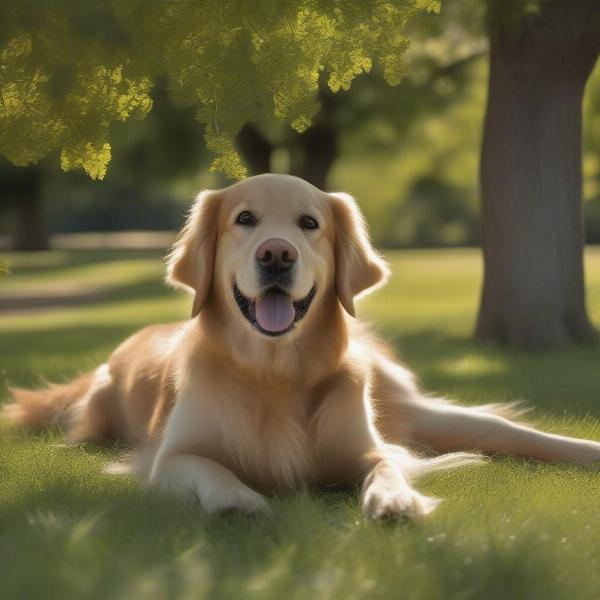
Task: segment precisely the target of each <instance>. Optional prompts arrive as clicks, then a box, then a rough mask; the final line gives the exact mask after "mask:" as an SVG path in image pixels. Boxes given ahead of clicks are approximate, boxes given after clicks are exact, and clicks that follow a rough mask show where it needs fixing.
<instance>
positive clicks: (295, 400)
mask: <svg viewBox="0 0 600 600" xmlns="http://www.w3.org/2000/svg"><path fill="white" fill-rule="evenodd" d="M305 406H306V402H305V401H304V398H302V397H301V394H299V393H293V392H290V391H287V392H284V391H281V390H279V391H278V390H273V389H264V388H263V389H258V388H256V389H253V390H246V393H245V394H244V395H243V397H238V398H236V399H230V401H229V402H227V407H226V408H225V410H224V411H223V412H222V413H221V418H220V419H219V421H220V431H221V434H222V442H221V443H222V452H223V454H224V455H225V456H226V457H227V462H228V463H229V465H230V467H231V468H232V470H233V471H234V472H235V473H236V474H238V476H239V477H240V478H241V479H243V480H245V481H247V482H249V483H252V484H254V485H256V486H259V487H263V488H268V489H280V490H284V489H298V488H299V487H302V486H303V485H304V484H305V483H309V482H310V480H311V479H312V477H313V473H314V456H313V451H312V447H313V443H312V440H311V434H310V423H309V418H308V415H307V414H306V412H305V408H304V407H305Z"/></svg>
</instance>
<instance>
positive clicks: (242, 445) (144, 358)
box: [6, 175, 600, 518]
mask: <svg viewBox="0 0 600 600" xmlns="http://www.w3.org/2000/svg"><path fill="white" fill-rule="evenodd" d="M244 210H251V211H253V212H254V213H255V214H256V215H257V216H258V223H257V224H256V225H255V226H253V227H242V226H240V225H239V224H237V223H236V216H237V215H239V213H240V211H244ZM302 214H309V215H311V216H312V217H314V218H316V219H317V221H318V223H319V228H318V229H316V230H305V229H302V228H301V227H299V226H298V217H299V216H300V215H302ZM274 237H275V238H280V239H284V240H285V241H286V242H287V243H289V244H291V245H292V246H293V247H294V248H295V249H296V250H297V252H298V261H297V263H296V264H295V265H294V277H293V281H292V284H291V285H290V288H289V290H288V291H289V296H290V298H292V299H293V300H294V301H297V300H299V299H300V298H303V297H306V296H307V294H308V293H309V291H310V290H311V288H312V287H313V286H314V287H315V289H316V295H315V297H314V300H313V301H312V304H311V305H310V308H309V310H308V312H307V314H306V316H305V317H304V319H303V320H301V321H299V322H297V323H296V325H295V326H294V328H293V329H292V330H291V331H289V333H286V334H285V335H281V336H280V337H268V336H266V335H263V334H262V333H261V332H260V331H258V330H257V329H256V328H255V327H253V326H252V325H251V323H250V322H249V321H248V320H247V319H245V318H244V316H243V315H242V312H241V311H240V308H239V306H238V305H236V301H235V299H234V294H233V293H232V284H233V282H236V283H237V285H238V286H239V289H240V290H241V291H242V292H243V294H244V295H245V296H246V297H248V298H250V299H253V298H258V297H260V294H261V288H260V280H259V277H257V274H256V273H257V271H256V264H255V262H256V260H255V253H256V249H257V247H258V246H259V244H261V243H262V242H263V241H264V240H266V239H268V238H274ZM386 276H387V267H386V265H385V263H384V262H383V260H382V259H381V258H380V257H379V256H378V255H377V254H376V253H375V251H374V250H373V248H372V247H371V245H370V244H369V241H368V237H367V233H366V229H365V226H364V223H363V219H362V216H361V214H360V212H359V210H358V208H357V206H356V204H355V202H354V200H353V199H352V198H351V197H350V196H347V195H345V194H326V193H324V192H322V191H320V190H318V189H316V188H314V187H313V186H311V185H310V184H308V183H306V182H304V181H302V180H300V179H297V178H294V177H288V176H282V175H262V176H258V177H253V178H250V179H247V180H245V181H243V182H240V183H237V184H235V185H233V186H231V187H229V188H226V189H223V190H218V191H206V192H203V193H201V194H200V195H199V196H198V199H197V200H196V202H195V204H194V206H193V208H192V211H191V214H190V217H189V219H188V222H187V224H186V226H185V228H184V229H183V231H182V234H181V235H180V237H179V240H178V241H177V243H176V244H175V247H174V248H173V250H172V252H171V254H170V258H169V263H168V275H167V279H168V281H169V283H171V284H172V285H175V286H178V287H183V288H185V289H187V290H189V291H191V292H192V293H193V294H194V301H193V311H192V312H193V318H192V319H191V320H189V321H185V322H181V323H173V324H170V325H154V326H150V327H147V328H145V329H143V330H141V331H139V332H138V333H136V334H135V335H133V336H132V337H130V338H129V339H128V340H126V341H125V342H124V343H123V344H122V345H121V346H119V347H118V348H117V349H116V350H115V352H114V353H113V354H112V355H111V357H110V359H109V361H108V363H107V364H105V365H102V366H101V367H99V368H98V369H97V370H96V371H95V372H93V373H90V374H87V375H84V376H82V377H80V378H79V379H76V380H75V381H74V382H72V383H69V384H66V385H62V386H52V387H51V388H49V389H46V390H38V391H28V390H19V389H15V390H12V393H13V395H14V398H15V403H13V404H11V405H9V406H8V407H7V408H6V415H7V416H8V417H9V418H10V419H12V420H13V421H14V422H15V423H20V424H22V425H26V426H35V425H45V424H48V423H52V422H61V423H62V424H64V426H65V429H66V435H67V438H68V439H69V440H70V441H71V442H74V443H79V442H85V441H94V442H99V441H102V440H105V439H109V438H119V439H122V440H124V441H125V442H126V443H127V444H129V445H130V446H131V447H132V448H134V452H133V455H132V456H131V457H130V461H129V463H128V464H127V465H125V464H123V465H121V469H122V470H127V469H129V470H134V471H136V472H138V473H139V474H141V475H142V476H144V477H145V478H147V480H148V481H149V482H150V484H152V485H154V486H156V487H159V488H161V489H164V490H167V491H170V492H173V493H178V494H182V495H185V496H188V497H192V498H195V499H198V500H199V501H200V502H201V504H202V506H203V508H204V509H205V510H206V511H208V512H209V513H212V512H216V511H220V510H224V509H229V508H233V509H238V510H242V511H246V512H254V511H268V510H269V504H268V501H267V500H266V498H265V496H263V493H265V492H273V491H280V490H295V489H299V488H301V487H303V486H308V485H312V484H324V483H334V482H339V481H345V480H350V479H355V480H356V479H362V480H363V481H364V484H363V509H364V512H365V514H366V515H367V516H369V517H371V518H381V517H395V518H397V517H404V516H413V517H415V516H420V515H424V514H427V513H428V512H430V511H431V510H432V509H433V508H434V507H435V505H436V503H437V501H436V500H435V499H433V498H427V497H425V496H423V495H421V494H420V493H419V492H417V491H416V490H415V489H413V487H412V484H411V481H412V479H413V478H414V477H415V476H416V475H418V474H420V473H422V472H424V471H430V470H433V469H438V468H448V467H452V466H456V465H461V464H466V463H468V462H473V461H476V460H478V455H474V454H467V453H464V452H460V450H477V451H484V452H491V453H494V452H502V453H511V454H518V455H522V456H529V457H533V458H536V459H540V460H548V461H552V460H562V461H569V462H575V463H591V462H594V461H598V460H600V444H599V443H597V442H592V441H585V440H575V439H570V438H566V437H562V436H557V435H550V434H545V433H541V432H539V431H536V430H534V429H532V428H529V427H526V426H524V425H520V424H516V423H513V422H511V421H510V420H508V419H507V417H510V416H511V415H512V414H516V411H513V413H511V410H510V407H508V408H507V407H498V406H481V407H474V408H465V407H461V406H457V405H454V404H452V403H450V402H447V401H445V400H443V399H432V398H430V397H427V396H425V395H424V394H423V393H422V392H421V391H420V390H419V389H418V386H417V385H416V383H415V380H414V377H413V376H412V374H411V373H410V372H409V371H408V370H407V369H405V368H404V367H402V366H400V365H398V364H397V363H395V362H394V360H393V358H392V356H391V354H390V352H389V351H388V350H387V349H385V347H384V346H383V345H382V344H381V343H379V342H378V341H376V340H375V339H374V338H373V336H372V335H371V334H370V333H369V332H368V331H367V330H366V329H365V327H364V326H362V325H361V324H360V323H359V322H357V321H356V320H355V319H354V314H355V309H354V302H355V299H356V297H357V296H358V295H360V294H362V293H364V292H366V291H369V290H372V289H373V288H375V287H376V286H378V285H381V284H382V283H383V282H384V281H385V279H386ZM406 444H411V445H420V446H423V447H427V448H431V449H435V450H437V451H441V452H448V451H451V452H454V453H453V454H442V455H441V456H439V457H437V458H427V459H426V458H418V457H416V456H414V455H413V454H411V453H410V452H409V451H408V450H406V449H405V448H404V447H403V445H406Z"/></svg>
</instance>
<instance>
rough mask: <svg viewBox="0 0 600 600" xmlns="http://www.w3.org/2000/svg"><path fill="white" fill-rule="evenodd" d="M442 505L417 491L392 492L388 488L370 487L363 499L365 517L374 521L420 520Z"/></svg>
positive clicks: (435, 499)
mask: <svg viewBox="0 0 600 600" xmlns="http://www.w3.org/2000/svg"><path fill="white" fill-rule="evenodd" d="M439 503H440V500H438V499H437V498H429V497H428V496H423V495H422V494H419V492H417V491H416V490H411V489H406V490H391V489H388V488H387V487H378V486H370V487H369V488H368V489H367V490H366V491H365V495H364V499H363V504H362V509H363V513H364V514H365V516H366V517H367V518H369V519H373V520H394V521H405V520H415V519H420V518H422V517H424V516H426V515H428V514H429V513H430V512H432V511H433V510H434V509H435V507H436V506H437V505H438V504H439Z"/></svg>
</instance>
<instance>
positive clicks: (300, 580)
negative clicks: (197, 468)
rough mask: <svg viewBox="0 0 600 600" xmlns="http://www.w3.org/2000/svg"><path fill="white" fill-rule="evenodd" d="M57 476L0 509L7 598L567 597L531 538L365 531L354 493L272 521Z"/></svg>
mask: <svg viewBox="0 0 600 600" xmlns="http://www.w3.org/2000/svg"><path fill="white" fill-rule="evenodd" d="M56 479H57V480H58V481H57V482H56V483H54V484H53V485H50V486H46V487H43V488H42V489H40V488H39V486H32V487H31V488H30V489H28V490H27V491H26V492H25V493H23V494H22V496H21V497H20V498H19V500H18V502H14V503H6V502H5V503H2V504H0V530H1V531H2V532H3V535H2V538H1V540H0V548H3V550H4V551H3V552H2V554H3V556H4V558H3V566H2V568H3V573H4V574H5V575H4V576H3V582H2V584H1V585H2V587H3V589H4V595H3V597H4V598H31V597H44V598H55V597H57V598H58V597H86V598H127V597H137V595H141V596H143V597H145V598H176V597H182V596H183V595H186V594H187V595H189V597H199V598H202V597H206V598H216V597H257V598H258V597H260V598H284V597H291V596H292V595H293V596H294V597H298V598H310V597H325V598H333V597H346V596H347V595H348V594H350V595H352V596H353V597H374V596H377V597H399V595H401V594H400V591H401V590H405V591H408V590H410V592H411V597H415V598H436V597H444V598H481V597H486V598H493V599H502V600H504V599H505V598H542V597H543V598H546V599H548V598H564V597H569V596H568V594H567V595H565V593H566V590H564V589H563V588H562V586H560V585H558V584H557V583H556V582H554V581H552V578H551V577H549V575H548V574H549V573H551V572H552V571H551V569H552V557H551V556H550V555H547V554H546V553H545V551H544V549H543V548H538V549H537V550H536V552H532V542H531V541H527V540H523V541H522V542H521V541H518V542H516V543H509V544H505V543H501V542H498V541H497V540H494V538H493V537H489V536H487V535H486V531H485V528H483V530H482V531H480V532H479V533H480V535H481V534H482V536H483V537H482V539H483V540H484V543H483V544H480V545H479V546H475V545H474V544H473V543H466V542H465V540H463V539H461V534H458V535H456V537H453V536H452V535H450V536H445V535H439V532H438V533H436V534H434V535H433V537H432V531H431V527H430V526H427V527H424V526H420V525H413V526H389V525H388V526H381V525H377V524H371V523H365V522H363V521H362V518H361V517H360V516H358V514H357V509H356V501H355V498H353V497H352V496H350V497H349V496H345V495H343V494H338V493H329V494H328V493H322V494H319V495H308V494H301V495H299V496H296V497H292V498H290V499H284V500H280V501H276V502H275V503H274V504H275V515H274V516H273V517H272V518H270V519H266V518H259V519H249V518H247V517H244V516H242V515H238V514H228V515H224V516H220V517H212V518H210V517H207V516H205V515H203V514H202V513H201V511H200V510H199V508H198V507H197V506H193V505H187V504H183V503H179V502H176V501H173V500H167V499H164V498H160V497H158V496H156V495H154V494H151V493H147V492H144V491H142V490H141V489H140V488H139V487H138V486H137V485H135V484H133V483H131V482H130V481H126V482H123V483H121V484H119V485H115V484H114V482H109V481H108V480H107V482H106V483H107V484H106V485H105V486H104V485H97V484H96V485H94V486H86V478H85V477H84V478H83V481H81V480H75V479H73V480H69V478H68V477H63V478H61V477H60V476H57V477H56ZM61 479H63V481H61ZM359 519H360V522H359V521H358V520H359ZM8 549H10V552H7V550H8ZM361 589H362V590H363V592H361ZM340 594H341V595H340ZM440 594H441V595H440ZM63 595H64V596H63ZM187 595H186V597H188V596H187ZM315 595H316V596H315ZM141 596H140V597H141Z"/></svg>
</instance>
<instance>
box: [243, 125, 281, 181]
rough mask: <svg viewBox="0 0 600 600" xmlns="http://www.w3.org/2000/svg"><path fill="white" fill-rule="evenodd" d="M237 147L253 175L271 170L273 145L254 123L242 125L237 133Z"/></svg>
mask: <svg viewBox="0 0 600 600" xmlns="http://www.w3.org/2000/svg"><path fill="white" fill-rule="evenodd" d="M237 147H238V150H239V151H240V154H241V155H242V156H243V157H244V161H245V162H246V164H247V165H248V168H249V169H250V174H251V175H260V174H261V173H269V172H270V170H271V154H272V152H273V145H272V144H271V142H270V141H269V140H268V139H267V138H265V137H264V136H263V135H262V133H261V132H260V131H259V130H258V129H257V128H256V127H255V126H254V125H252V124H251V123H247V124H246V125H244V126H243V127H242V129H241V130H240V132H239V133H238V135H237Z"/></svg>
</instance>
